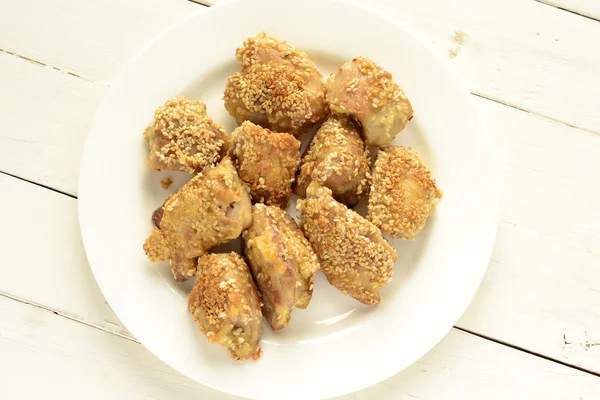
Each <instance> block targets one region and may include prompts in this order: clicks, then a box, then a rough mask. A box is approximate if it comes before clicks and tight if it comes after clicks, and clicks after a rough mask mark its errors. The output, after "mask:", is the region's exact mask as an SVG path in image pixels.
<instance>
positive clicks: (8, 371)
mask: <svg viewBox="0 0 600 400" xmlns="http://www.w3.org/2000/svg"><path fill="white" fill-rule="evenodd" d="M298 1H301V0H298ZM362 1H364V2H365V3H367V2H368V3H369V4H370V5H371V6H372V7H375V8H378V9H380V10H383V11H384V12H386V13H387V14H389V15H392V16H394V17H397V18H399V19H401V20H402V21H404V22H405V24H406V25H408V26H409V27H410V28H412V29H413V30H415V31H416V32H417V33H419V34H420V35H422V36H423V37H424V38H425V39H427V40H429V41H430V42H432V43H433V44H434V45H435V47H436V48H437V50H438V51H439V52H440V53H441V54H443V55H444V56H446V57H449V58H450V60H451V62H452V63H453V64H454V66H455V67H456V68H457V69H458V71H460V73H461V74H462V75H463V77H464V79H465V80H466V82H467V84H468V85H469V88H470V89H471V92H472V94H473V99H474V101H475V102H476V103H477V104H478V105H479V106H480V107H481V109H482V110H483V112H484V113H485V117H486V118H487V122H488V125H489V128H490V129H491V131H492V132H493V134H494V137H495V141H496V144H497V149H498V151H497V158H498V162H499V165H500V171H501V177H502V185H503V187H502V189H503V198H502V206H501V216H500V221H501V222H500V226H499V230H498V239H497V243H496V246H495V250H494V253H493V256H492V260H491V262H490V265H489V269H488V273H487V275H486V278H485V280H484V282H483V284H482V286H481V288H480V290H479V293H478V295H477V296H476V298H475V300H474V301H473V303H472V304H471V306H470V308H469V309H468V311H467V312H466V314H465V315H464V316H463V317H462V318H461V320H460V321H459V322H458V323H457V325H456V327H455V329H453V330H452V331H451V332H450V333H449V334H448V335H447V337H446V338H445V339H444V340H443V341H442V342H441V343H440V344H439V345H438V346H437V347H436V348H434V349H433V350H432V351H431V352H430V353H429V354H428V355H427V356H425V357H424V358H423V359H422V360H420V361H419V362H418V363H416V364H415V365H413V366H412V367H410V368H409V369H408V370H406V371H404V372H402V373H400V374H398V375H396V376H395V377H393V378H391V379H389V380H387V381H385V382H382V383H380V384H378V385H376V386H374V387H371V388H369V389H366V390H364V391H361V392H358V393H355V394H353V395H349V396H346V397H344V399H383V400H391V399H394V400H396V399H465V400H471V399H473V400H474V399H478V400H479V399H502V400H504V399H528V400H530V399H531V400H533V399H573V400H578V399H590V400H591V399H600V178H599V176H600V136H599V135H600V2H599V1H598V0H538V1H536V0H454V1H446V0H420V1H414V0H362ZM207 3H208V2H207ZM203 8H205V6H204V5H201V4H197V3H194V2H191V1H187V0H2V1H0V172H1V173H0V193H1V194H2V195H1V196H0V221H1V222H0V226H1V227H2V228H1V229H0V255H1V256H2V257H1V260H2V264H1V267H0V371H1V372H0V398H2V399H34V398H35V399H84V398H85V399H102V400H104V399H142V398H143V399H146V398H152V399H180V400H183V399H214V400H224V399H232V397H231V396H228V395H225V394H222V393H217V392H215V391H213V390H211V389H209V388H206V387H203V386H202V385H199V384H197V383H195V382H193V381H191V380H190V379H188V378H186V377H184V376H182V375H180V374H179V373H177V372H176V371H174V370H172V369H171V368H170V367H168V366H166V365H165V364H163V363H162V362H161V361H159V360H158V359H156V358H155V357H154V356H153V355H152V354H151V353H150V352H149V351H147V350H146V349H145V348H144V347H143V346H142V345H140V344H139V343H138V342H137V341H136V339H135V338H134V337H133V336H132V335H131V334H130V333H129V332H127V330H126V329H125V328H124V327H123V325H122V323H121V322H120V321H119V320H118V319H117V317H116V316H115V314H114V313H113V312H112V310H111V309H110V307H109V306H108V304H107V303H106V301H105V300H104V298H103V296H102V294H101V293H100V291H99V289H98V287H97V286H96V283H95V281H94V279H93V277H92V274H91V272H90V269H89V267H88V265H87V261H86V258H85V254H84V252H83V248H82V245H81V240H80V236H79V228H78V223H77V212H76V209H77V173H78V169H79V162H80V157H81V152H82V147H83V143H84V141H85V137H86V134H87V131H88V128H89V126H90V123H91V119H92V117H93V115H94V113H95V110H96V108H97V106H98V104H99V103H100V101H101V100H102V98H103V96H104V95H105V94H106V92H107V91H108V89H109V87H110V85H111V83H112V82H113V80H114V79H115V76H116V75H117V73H118V72H119V70H120V69H121V68H122V67H123V66H124V65H125V64H126V63H127V61H128V60H129V59H130V58H132V57H133V56H134V55H135V54H136V53H138V52H139V51H141V50H142V49H144V47H145V46H147V45H148V44H149V43H150V42H151V41H152V40H153V39H154V38H155V37H156V36H157V35H159V34H160V33H161V32H163V31H165V30H166V29H168V28H169V27H170V26H172V25H174V24H177V23H178V22H179V21H182V20H183V19H185V18H186V17H187V16H188V15H189V14H190V13H195V12H199V10H202V9H203ZM224 29H226V27H224ZM206 40H210V38H206Z"/></svg>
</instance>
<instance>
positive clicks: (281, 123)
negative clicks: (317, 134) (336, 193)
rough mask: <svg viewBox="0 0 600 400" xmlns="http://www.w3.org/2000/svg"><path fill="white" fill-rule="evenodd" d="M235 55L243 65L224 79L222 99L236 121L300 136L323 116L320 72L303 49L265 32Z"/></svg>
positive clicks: (322, 91) (326, 111)
mask: <svg viewBox="0 0 600 400" xmlns="http://www.w3.org/2000/svg"><path fill="white" fill-rule="evenodd" d="M235 55H236V58H237V60H238V61H239V63H240V64H241V65H242V71H241V72H238V73H236V74H235V75H233V76H231V77H229V79H228V80H227V84H226V86H225V96H224V100H225V108H226V109H227V111H228V112H229V114H231V116H232V117H233V118H235V119H236V120H237V121H238V123H240V124H241V123H242V122H244V121H246V120H248V121H252V122H254V123H255V124H257V125H260V126H263V127H265V128H269V129H271V130H273V131H276V132H288V133H291V134H293V135H294V136H300V135H302V134H304V133H305V132H307V131H308V130H310V129H311V128H312V127H313V126H315V125H316V124H318V123H319V122H321V121H322V120H324V119H325V117H326V116H327V113H328V109H327V104H326V103H325V85H324V83H323V75H322V74H321V72H320V71H319V70H318V69H317V66H316V65H315V63H314V62H312V61H311V60H310V59H309V58H308V56H307V55H306V53H304V52H302V51H300V50H297V49H295V48H293V47H292V46H290V45H289V44H287V42H281V41H279V40H277V39H275V38H273V37H271V36H268V35H266V34H265V33H264V32H263V33H259V34H258V35H256V37H252V38H248V40H246V41H245V42H244V46H243V47H241V48H238V49H237V51H236V54H235Z"/></svg>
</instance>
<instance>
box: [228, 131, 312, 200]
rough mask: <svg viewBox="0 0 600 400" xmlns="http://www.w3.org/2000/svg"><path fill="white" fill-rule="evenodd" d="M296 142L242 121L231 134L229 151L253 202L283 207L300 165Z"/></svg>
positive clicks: (281, 134) (297, 143)
mask: <svg viewBox="0 0 600 400" xmlns="http://www.w3.org/2000/svg"><path fill="white" fill-rule="evenodd" d="M300 145H301V143H300V141H299V140H297V139H296V138H294V137H293V136H292V135H290V134H288V133H278V132H271V131H270V130H268V129H264V128H261V127H260V126H258V125H254V124H253V123H252V122H250V121H246V122H244V123H243V124H242V126H240V127H238V128H236V129H235V130H234V131H233V134H232V146H231V154H232V158H233V160H234V163H235V165H236V167H237V170H238V173H239V175H240V178H241V179H242V181H243V182H244V183H245V184H246V185H247V186H248V188H249V189H250V195H251V196H252V200H253V201H254V202H260V203H265V204H269V205H277V206H280V207H282V208H285V207H286V206H287V204H288V202H289V200H290V196H291V195H292V182H293V181H294V176H295V174H296V170H297V169H298V165H299V164H300Z"/></svg>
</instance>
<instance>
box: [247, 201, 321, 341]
mask: <svg viewBox="0 0 600 400" xmlns="http://www.w3.org/2000/svg"><path fill="white" fill-rule="evenodd" d="M242 237H243V239H244V251H245V254H246V258H247V259H248V263H249V264H250V267H251V269H252V274H253V276H254V278H255V280H256V283H257V285H258V289H259V291H260V293H261V294H262V301H263V304H264V305H263V314H264V315H265V317H266V319H267V321H268V322H269V324H270V325H271V327H272V328H273V329H274V330H277V329H282V328H285V327H286V326H287V325H288V324H289V322H290V318H291V312H292V307H298V308H306V307H307V306H308V303H309V302H310V299H311V298H312V289H313V284H314V277H315V274H316V273H317V270H318V269H319V262H318V260H317V256H316V255H315V252H314V251H313V249H312V247H311V245H310V243H309V242H308V240H306V238H305V237H304V235H303V234H302V231H300V228H298V225H297V224H296V221H294V219H293V218H292V217H290V215H289V214H288V213H287V212H285V211H284V210H282V209H280V208H279V207H274V206H265V205H264V204H255V205H254V206H253V207H252V225H250V227H249V228H248V230H246V231H244V233H243V235H242Z"/></svg>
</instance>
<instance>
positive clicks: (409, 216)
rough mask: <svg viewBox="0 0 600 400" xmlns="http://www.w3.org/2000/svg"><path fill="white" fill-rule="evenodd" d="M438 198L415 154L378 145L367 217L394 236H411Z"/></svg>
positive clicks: (430, 180)
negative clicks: (379, 148)
mask: <svg viewBox="0 0 600 400" xmlns="http://www.w3.org/2000/svg"><path fill="white" fill-rule="evenodd" d="M441 198H442V192H441V191H440V190H439V189H438V188H437V187H436V184H435V180H433V178H432V177H431V171H429V168H427V166H425V165H424V164H423V162H422V161H421V159H420V157H419V155H418V154H417V153H415V152H413V151H411V150H409V149H406V148H404V147H400V146H388V147H385V148H383V149H381V150H380V151H379V153H378V155H377V160H376V161H375V167H374V170H373V186H372V189H371V194H370V196H369V206H368V208H369V214H368V219H369V220H370V221H371V222H373V223H374V224H375V225H376V226H378V227H379V228H381V230H382V231H383V232H385V233H387V234H389V235H390V236H392V237H394V238H396V239H408V240H412V239H414V238H415V236H416V235H417V234H418V233H419V232H420V231H421V229H423V227H424V226H425V223H426V222H427V219H428V218H429V216H430V215H431V214H433V212H434V211H435V208H436V206H437V203H438V202H439V200H440V199H441Z"/></svg>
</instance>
